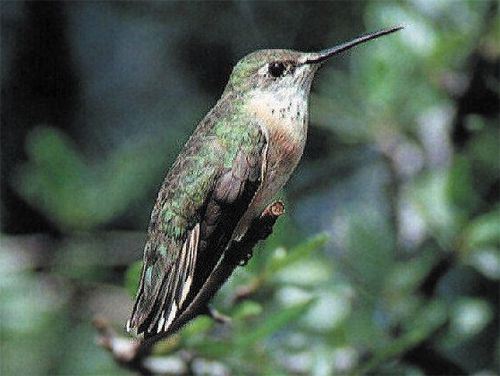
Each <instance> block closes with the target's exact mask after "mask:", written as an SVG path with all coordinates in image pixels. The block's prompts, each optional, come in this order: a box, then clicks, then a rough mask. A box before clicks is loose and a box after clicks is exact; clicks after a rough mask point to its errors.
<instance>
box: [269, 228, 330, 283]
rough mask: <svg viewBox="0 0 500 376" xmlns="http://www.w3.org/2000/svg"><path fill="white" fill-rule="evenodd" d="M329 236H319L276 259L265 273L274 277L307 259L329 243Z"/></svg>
mask: <svg viewBox="0 0 500 376" xmlns="http://www.w3.org/2000/svg"><path fill="white" fill-rule="evenodd" d="M328 239H329V236H328V234H326V233H323V234H318V235H316V236H314V237H312V238H310V239H308V240H306V241H305V242H303V243H301V244H299V245H298V246H295V247H294V248H292V249H291V250H290V251H289V252H288V253H287V254H285V255H283V256H278V257H274V258H273V259H272V260H271V261H270V262H269V265H268V266H267V268H266V271H265V273H266V274H268V275H273V274H274V273H277V272H278V271H280V270H282V269H284V268H285V267H287V266H289V265H291V264H293V263H295V262H297V261H300V260H301V259H303V258H304V257H307V256H308V255H309V254H310V253H311V252H312V251H314V250H316V249H318V248H320V247H322V246H324V245H325V244H326V242H327V241H328Z"/></svg>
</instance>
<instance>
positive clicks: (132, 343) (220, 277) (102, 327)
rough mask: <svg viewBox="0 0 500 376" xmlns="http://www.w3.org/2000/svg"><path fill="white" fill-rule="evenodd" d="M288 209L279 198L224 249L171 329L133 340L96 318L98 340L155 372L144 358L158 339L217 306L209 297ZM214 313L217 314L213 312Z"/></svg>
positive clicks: (124, 362)
mask: <svg viewBox="0 0 500 376" xmlns="http://www.w3.org/2000/svg"><path fill="white" fill-rule="evenodd" d="M284 211H285V207H284V205H283V203H282V202H280V201H277V202H274V203H272V204H271V205H269V206H268V207H267V208H266V209H265V210H264V211H263V212H262V214H261V216H260V217H259V218H257V219H256V220H255V221H254V222H253V223H252V225H251V226H250V229H249V230H248V231H247V233H246V234H245V236H244V237H243V239H242V240H241V241H239V242H233V243H232V244H231V245H230V246H229V247H228V249H227V250H226V251H225V252H224V256H223V257H222V259H221V260H220V261H219V263H218V264H217V266H216V267H215V269H214V270H213V271H212V273H211V274H210V276H209V277H208V279H207V281H206V282H205V283H204V285H203V287H202V288H201V289H200V292H199V293H198V295H196V296H195V297H194V299H193V301H192V302H191V304H190V305H189V306H188V307H187V308H186V309H185V310H184V312H182V313H181V315H180V316H179V317H178V319H177V320H175V321H174V323H173V324H172V326H171V327H170V328H169V330H168V331H166V332H164V333H160V334H158V335H156V336H154V337H151V338H148V339H146V340H131V339H127V338H125V337H119V336H118V335H117V334H116V332H114V331H113V330H112V329H111V328H110V326H109V325H108V324H107V323H106V321H104V320H102V319H96V320H94V326H95V327H96V328H97V330H98V331H99V339H98V343H99V344H100V345H101V346H102V347H104V348H105V349H106V350H108V351H109V352H111V354H112V355H113V358H114V359H115V361H116V362H117V363H119V364H120V365H121V366H123V367H126V368H129V369H133V370H135V371H137V372H139V373H141V374H143V375H149V374H152V373H153V372H152V371H151V370H150V369H148V368H147V366H146V365H145V362H144V360H145V359H146V358H147V357H148V356H149V355H150V354H151V350H152V348H153V346H154V345H155V344H156V343H157V342H158V341H161V340H163V339H165V338H167V337H169V336H171V335H172V334H174V333H175V332H177V331H178V330H179V329H181V328H182V327H183V326H184V325H186V324H187V323H188V322H189V321H191V320H192V319H194V318H195V317H197V316H198V315H201V314H207V313H208V314H210V313H211V312H213V310H210V308H208V303H209V301H210V300H211V299H212V297H213V296H214V295H215V294H216V293H217V291H219V289H220V288H221V287H222V285H223V284H224V283H225V282H226V281H227V279H228V278H229V277H230V276H231V274H232V273H233V271H234V269H235V268H236V267H237V266H238V265H244V264H246V263H247V262H248V260H249V259H250V258H251V257H252V251H253V248H254V247H255V245H256V244H257V243H258V242H259V241H260V240H264V239H266V238H267V237H268V236H269V235H270V234H271V233H272V230H273V226H274V224H275V222H276V220H277V219H278V217H279V216H281V215H282V214H283V213H284ZM211 316H212V317H213V314H211ZM217 317H218V316H217Z"/></svg>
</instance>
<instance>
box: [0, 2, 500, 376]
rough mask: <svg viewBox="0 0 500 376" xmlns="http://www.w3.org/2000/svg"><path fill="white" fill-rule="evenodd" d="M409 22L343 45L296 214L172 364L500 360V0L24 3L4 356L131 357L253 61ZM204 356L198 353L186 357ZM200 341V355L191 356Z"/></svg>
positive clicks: (431, 367)
mask: <svg viewBox="0 0 500 376" xmlns="http://www.w3.org/2000/svg"><path fill="white" fill-rule="evenodd" d="M395 24H404V25H406V29H404V30H403V31H401V32H398V33H397V34H393V35H391V36H388V37H384V38H382V39H379V40H377V41H375V42H371V43H368V44H366V45H363V46H360V47H358V48H355V49H353V50H351V51H349V53H346V54H343V55H341V56H338V57H336V58H335V59H332V60H330V61H329V62H328V64H326V65H325V66H324V68H323V69H322V70H321V71H320V72H319V73H318V75H317V77H316V79H315V82H314V84H313V89H312V94H311V108H310V115H311V121H310V130H309V137H308V144H307V147H306V151H305V154H304V158H303V160H302V162H301V164H300V166H299V168H298V170H297V172H296V173H295V174H294V177H293V178H292V180H291V181H290V183H289V184H288V186H287V187H286V190H285V191H284V192H283V193H282V194H281V195H280V197H281V198H282V199H283V200H284V201H285V203H286V206H287V212H286V215H285V216H284V217H282V218H280V220H279V221H278V224H277V226H276V227H275V232H274V234H273V235H272V236H271V237H270V238H269V239H267V241H266V242H265V243H264V244H261V245H260V246H259V247H258V249H257V250H256V251H255V253H254V257H253V259H252V260H251V261H250V263H249V264H248V265H247V266H246V267H245V268H238V269H237V270H236V273H235V275H234V276H233V277H232V279H231V280H230V281H229V283H228V284H227V285H226V286H225V287H224V288H223V289H222V290H221V292H220V293H219V294H218V296H217V297H216V299H215V302H214V305H215V306H216V307H217V308H218V309H219V310H220V311H221V312H223V313H225V314H227V315H229V316H231V317H232V323H231V324H230V325H221V324H214V323H213V322H212V321H211V320H209V319H208V318H206V317H201V318H198V319H197V320H195V321H194V322H193V323H192V324H191V325H189V326H188V327H186V328H185V329H184V330H183V331H182V332H181V333H180V334H179V335H176V336H175V337H172V338H171V339H170V340H169V341H167V342H164V343H162V344H161V345H160V346H158V348H157V350H156V355H155V356H156V359H157V360H163V361H167V362H170V363H168V364H170V367H171V368H170V369H171V372H172V373H182V372H185V373H187V372H190V373H194V374H211V375H226V374H232V373H238V374H313V375H331V374H351V373H357V374H367V373H371V374H405V375H424V374H475V375H482V376H483V375H495V374H498V372H500V371H499V367H500V364H499V359H500V342H499V289H498V288H499V284H498V282H499V279H500V253H499V248H500V205H499V189H500V184H499V181H500V179H499V178H500V165H499V118H498V116H499V80H500V75H499V72H500V69H499V59H500V43H499V35H500V21H499V17H498V3H497V2H496V1H487V0H484V1H479V0H477V1H472V0H471V1H451V0H449V1H448V0H440V1H433V0H412V1H405V2H401V1H397V2H390V1H355V2H340V1H338V2H224V3H218V2H214V3H211V2H203V3H202V2H196V3H195V2H182V3H181V2H150V1H143V2H123V3H121V2H7V1H2V2H1V75H2V76H1V80H2V81H1V84H2V92H1V104H2V106H1V120H2V121H1V229H2V234H1V247H0V260H1V262H0V274H1V275H2V278H1V280H0V286H1V290H0V306H1V308H0V315H1V317H0V327H1V348H0V357H1V359H0V364H1V366H0V367H1V368H0V372H1V373H2V374H3V375H35V374H40V375H54V374H72V375H77V374H88V375H96V374H124V375H125V374H130V372H129V371H127V370H124V369H122V368H120V367H119V366H118V365H116V364H115V363H114V362H113V360H112V358H111V357H110V355H109V354H108V353H107V352H105V351H104V350H103V349H101V348H100V347H98V346H97V345H96V344H95V337H96V333H95V330H94V329H93V327H92V324H91V321H92V318H93V317H94V315H101V316H104V317H106V318H107V319H108V320H109V321H110V322H111V323H112V324H113V326H114V327H115V328H116V329H117V330H118V331H120V332H121V333H123V327H124V324H125V321H126V319H127V317H128V315H129V313H130V310H131V307H132V299H133V296H134V294H135V289H136V286H137V280H138V269H139V267H140V263H138V261H137V260H139V259H140V258H141V257H142V246H143V242H144V238H145V231H146V228H147V225H148V221H149V215H150V211H151V209H152V206H153V203H154V201H155V198H156V194H157V191H158V189H159V186H160V184H161V182H162V180H163V176H164V174H165V173H166V171H167V169H168V167H169V166H170V164H171V163H172V161H173V159H174V158H175V156H176V155H177V153H178V152H179V150H180V148H181V147H182V145H183V144H184V142H185V141H186V140H187V137H188V136H189V134H190V133H191V132H192V131H193V129H194V127H195V126H196V124H197V122H198V121H199V120H200V119H201V118H202V117H203V116H204V114H205V113H206V112H207V111H208V110H209V109H210V108H211V106H213V105H214V103H215V102H216V100H217V99H218V97H219V96H220V94H221V93H222V90H223V88H224V85H225V83H226V80H227V78H228V76H229V74H230V71H231V69H232V67H233V65H234V64H235V63H236V62H237V61H238V59H240V58H241V57H242V56H244V55H245V54H247V53H249V52H251V51H254V50H256V49H260V48H293V49H297V50H305V51H312V50H317V49H321V48H326V47H330V46H333V45H335V44H337V43H339V42H342V41H345V40H348V39H350V38H353V37H355V36H357V35H359V34H362V33H364V32H367V31H373V30H376V29H378V28H382V27H387V26H392V25H395ZM186 354H187V355H186ZM186 359H189V361H186Z"/></svg>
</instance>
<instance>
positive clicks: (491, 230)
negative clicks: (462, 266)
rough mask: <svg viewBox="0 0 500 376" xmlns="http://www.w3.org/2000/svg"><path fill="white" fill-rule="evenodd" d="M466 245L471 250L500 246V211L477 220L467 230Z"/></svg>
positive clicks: (492, 212) (497, 210) (494, 211)
mask: <svg viewBox="0 0 500 376" xmlns="http://www.w3.org/2000/svg"><path fill="white" fill-rule="evenodd" d="M465 244H466V247H467V249H469V250H470V249H473V248H479V247H485V246H497V247H498V246H500V209H496V210H493V211H491V212H489V213H487V214H484V215H482V216H480V217H478V218H475V219H474V221H473V222H472V223H471V224H470V225H469V227H468V228H467V230H466V236H465Z"/></svg>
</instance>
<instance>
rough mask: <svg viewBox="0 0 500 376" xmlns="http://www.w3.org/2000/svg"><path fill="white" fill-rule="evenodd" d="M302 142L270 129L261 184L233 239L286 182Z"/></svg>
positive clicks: (237, 237)
mask: <svg viewBox="0 0 500 376" xmlns="http://www.w3.org/2000/svg"><path fill="white" fill-rule="evenodd" d="M304 144H305V139H297V138H294V137H289V136H287V135H286V132H280V131H278V130H276V129H271V130H270V134H269V144H268V150H267V155H266V165H265V167H264V173H263V176H262V183H261V185H260V187H259V189H258V190H257V192H256V193H255V196H254V198H253V199H252V202H251V203H250V205H249V207H248V210H247V211H246V212H245V214H244V215H243V217H242V218H241V220H240V221H239V223H238V225H237V227H236V230H235V232H234V235H233V239H235V240H241V238H242V237H243V236H244V235H245V233H246V231H247V230H248V227H249V226H250V224H251V223H252V221H253V220H254V219H255V218H257V217H258V216H260V214H261V213H262V211H263V210H264V209H265V208H266V206H267V205H269V204H270V203H271V200H272V199H273V198H274V196H275V195H276V194H277V193H278V192H279V190H280V189H281V188H283V186H284V185H285V184H286V182H287V181H288V180H289V179H290V176H291V175H292V173H293V171H294V170H295V168H296V167H297V165H298V163H299V160H300V158H301V157H302V153H303V151H304Z"/></svg>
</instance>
